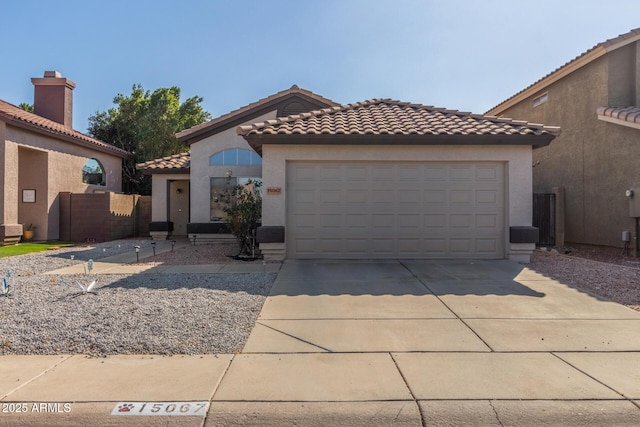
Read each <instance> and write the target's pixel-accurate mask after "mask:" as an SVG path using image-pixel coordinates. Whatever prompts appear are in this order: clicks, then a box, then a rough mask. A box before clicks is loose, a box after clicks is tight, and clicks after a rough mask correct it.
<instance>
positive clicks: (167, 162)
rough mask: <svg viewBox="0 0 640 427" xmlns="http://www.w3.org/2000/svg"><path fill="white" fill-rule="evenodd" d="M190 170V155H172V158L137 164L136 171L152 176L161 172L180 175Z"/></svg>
mask: <svg viewBox="0 0 640 427" xmlns="http://www.w3.org/2000/svg"><path fill="white" fill-rule="evenodd" d="M190 168H191V153H180V154H174V155H173V156H167V157H163V158H161V159H154V160H150V161H148V162H144V163H138V164H137V165H136V169H138V170H140V171H142V172H143V173H146V174H152V173H154V171H162V173H182V172H186V173H188V172H187V171H188V170H189V169H190Z"/></svg>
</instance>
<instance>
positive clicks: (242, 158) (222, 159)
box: [209, 148, 262, 166]
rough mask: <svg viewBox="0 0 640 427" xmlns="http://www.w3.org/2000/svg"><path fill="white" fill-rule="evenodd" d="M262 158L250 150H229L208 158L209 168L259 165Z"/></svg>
mask: <svg viewBox="0 0 640 427" xmlns="http://www.w3.org/2000/svg"><path fill="white" fill-rule="evenodd" d="M261 164H262V158H261V157H260V156H259V155H258V153H256V152H255V151H252V150H245V149H243V148H231V149H229V150H224V151H220V152H218V153H216V154H214V155H212V156H211V157H209V165H210V166H236V165H251V166H253V165H261Z"/></svg>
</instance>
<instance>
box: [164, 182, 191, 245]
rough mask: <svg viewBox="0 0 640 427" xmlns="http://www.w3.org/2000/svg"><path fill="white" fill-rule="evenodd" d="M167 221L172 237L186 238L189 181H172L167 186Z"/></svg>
mask: <svg viewBox="0 0 640 427" xmlns="http://www.w3.org/2000/svg"><path fill="white" fill-rule="evenodd" d="M169 221H172V222H173V233H172V235H173V236H186V235H187V223H188V222H189V180H179V181H172V182H171V184H170V185H169Z"/></svg>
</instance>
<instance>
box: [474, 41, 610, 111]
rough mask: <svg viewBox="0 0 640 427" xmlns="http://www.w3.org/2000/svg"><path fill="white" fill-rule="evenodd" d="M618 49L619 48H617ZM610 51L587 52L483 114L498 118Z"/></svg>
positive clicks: (598, 48) (602, 49)
mask: <svg viewBox="0 0 640 427" xmlns="http://www.w3.org/2000/svg"><path fill="white" fill-rule="evenodd" d="M618 47H620V46H618ZM610 50H611V49H605V48H604V47H602V46H599V47H596V48H595V49H593V50H592V51H590V52H587V53H586V54H584V55H582V56H580V57H578V58H577V59H576V60H575V61H573V62H570V63H569V64H567V65H566V66H564V67H561V68H560V69H558V70H557V71H555V72H553V73H551V74H549V75H547V76H545V77H543V78H542V79H540V80H538V81H537V82H535V83H534V84H532V85H531V86H529V87H527V88H525V89H523V90H522V91H520V92H518V93H516V94H515V95H513V96H512V97H511V98H508V99H507V100H505V101H503V102H501V103H500V104H498V105H496V106H495V107H493V108H492V109H491V110H489V111H487V112H486V113H485V114H486V115H488V116H499V115H500V114H502V113H503V112H504V111H506V110H508V109H509V108H511V107H513V106H514V105H516V104H519V103H520V102H522V101H524V100H526V99H528V98H530V97H532V96H534V95H536V94H538V93H540V92H542V91H544V90H545V89H547V88H548V87H549V86H551V85H552V84H553V83H555V82H557V81H558V80H560V79H562V78H564V77H566V76H568V75H569V74H571V73H573V72H574V71H576V70H578V69H580V68H582V67H584V66H585V65H587V64H589V63H591V62H593V61H595V60H596V59H598V58H600V57H601V56H604V55H605V54H606V53H607V52H609V51H610Z"/></svg>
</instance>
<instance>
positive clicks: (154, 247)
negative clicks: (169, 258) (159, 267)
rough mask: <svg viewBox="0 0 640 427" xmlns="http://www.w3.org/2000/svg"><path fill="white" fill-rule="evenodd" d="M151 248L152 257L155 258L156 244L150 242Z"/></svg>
mask: <svg viewBox="0 0 640 427" xmlns="http://www.w3.org/2000/svg"><path fill="white" fill-rule="evenodd" d="M151 247H152V248H153V256H156V242H151Z"/></svg>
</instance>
